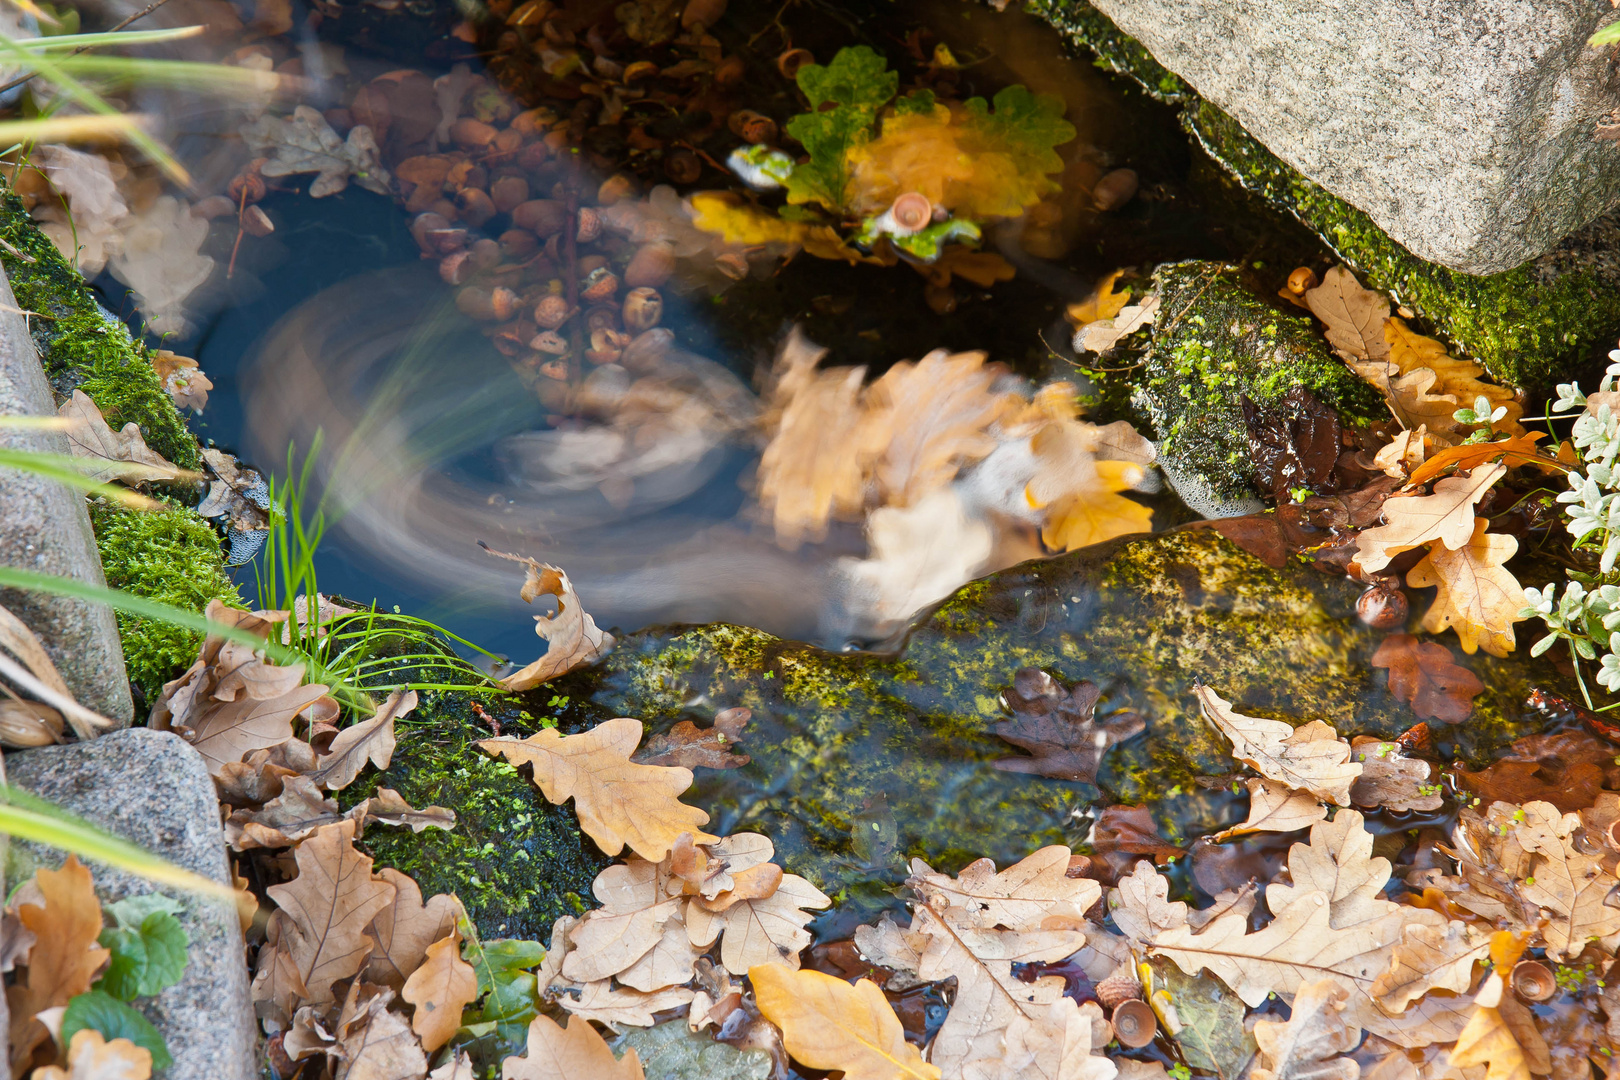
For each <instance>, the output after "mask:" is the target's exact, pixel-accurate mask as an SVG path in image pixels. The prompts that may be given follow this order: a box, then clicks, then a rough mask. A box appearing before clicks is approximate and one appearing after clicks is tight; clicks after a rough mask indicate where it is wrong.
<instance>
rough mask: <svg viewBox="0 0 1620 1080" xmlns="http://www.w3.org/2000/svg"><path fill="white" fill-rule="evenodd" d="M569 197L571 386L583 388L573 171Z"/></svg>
mask: <svg viewBox="0 0 1620 1080" xmlns="http://www.w3.org/2000/svg"><path fill="white" fill-rule="evenodd" d="M564 191H566V193H567V196H568V224H567V225H566V226H564V228H565V229H566V230H567V231H566V232H565V233H564V234H563V258H564V259H566V260H567V262H568V266H567V268H566V269H565V270H564V272H563V288H564V289H565V290H566V293H567V297H568V311H569V315H568V346H569V348H568V385H569V386H577V385H579V376H580V374H581V371H582V369H583V368H584V366H585V365H584V359H585V354H584V343H583V339H582V338H581V336H580V332H579V323H580V319H579V244H578V240H579V184H578V177H577V176H576V175H575V173H574V172H573V171H572V170H570V171H569V175H568V181H567V183H566V184H565V185H564Z"/></svg>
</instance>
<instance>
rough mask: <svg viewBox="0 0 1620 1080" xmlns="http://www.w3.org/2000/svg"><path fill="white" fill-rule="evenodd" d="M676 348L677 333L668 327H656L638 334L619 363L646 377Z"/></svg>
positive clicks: (625, 350) (625, 349)
mask: <svg viewBox="0 0 1620 1080" xmlns="http://www.w3.org/2000/svg"><path fill="white" fill-rule="evenodd" d="M674 346H675V332H674V331H673V330H671V329H669V327H667V326H655V327H653V328H652V329H651V330H647V331H644V332H642V333H640V334H637V335H636V337H635V338H634V339H632V340H631V342H630V344H628V345H626V346H625V347H624V353H623V355H622V356H620V357H619V363H621V364H623V365H624V366H625V368H626V369H628V370H629V371H632V372H634V373H635V374H637V375H645V374H646V373H647V372H649V371H652V370H654V369H656V368H657V367H658V365H659V364H661V363H662V362H663V360H664V357H665V356H667V355H668V354H669V350H670V349H672V348H674Z"/></svg>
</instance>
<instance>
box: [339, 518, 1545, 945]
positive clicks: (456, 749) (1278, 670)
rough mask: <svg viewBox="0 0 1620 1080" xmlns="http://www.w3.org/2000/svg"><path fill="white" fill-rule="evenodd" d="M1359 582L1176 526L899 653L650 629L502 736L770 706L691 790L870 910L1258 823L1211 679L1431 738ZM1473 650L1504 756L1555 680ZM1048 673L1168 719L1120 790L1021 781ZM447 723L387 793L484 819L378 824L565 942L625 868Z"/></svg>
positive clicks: (1311, 715)
mask: <svg viewBox="0 0 1620 1080" xmlns="http://www.w3.org/2000/svg"><path fill="white" fill-rule="evenodd" d="M1359 592H1360V588H1359V586H1356V585H1355V584H1353V583H1351V582H1349V581H1346V580H1342V579H1334V578H1330V577H1327V576H1325V575H1323V574H1320V573H1317V572H1315V571H1312V570H1309V569H1307V568H1305V567H1303V566H1298V567H1288V568H1285V569H1280V570H1276V569H1271V568H1269V567H1267V566H1266V565H1264V564H1263V563H1262V562H1260V561H1259V560H1258V559H1256V558H1254V557H1253V556H1251V555H1249V554H1247V553H1246V552H1244V551H1242V550H1240V549H1238V548H1237V547H1235V546H1233V545H1232V544H1230V543H1229V542H1228V541H1226V540H1225V539H1223V538H1222V537H1221V536H1219V535H1218V534H1216V533H1215V532H1213V531H1211V530H1208V529H1188V530H1180V531H1174V532H1169V533H1160V534H1157V535H1154V536H1144V537H1137V538H1132V539H1124V540H1120V541H1115V542H1112V543H1109V544H1105V545H1100V546H1098V547H1095V548H1090V549H1087V550H1084V551H1080V552H1076V553H1075V554H1072V555H1068V556H1064V557H1061V558H1056V559H1051V560H1047V561H1041V562H1032V563H1025V564H1023V565H1022V566H1019V567H1015V568H1013V569H1012V570H1008V571H1006V572H1004V573H1001V574H997V575H995V576H993V577H990V578H987V579H984V580H982V581H978V582H974V583H972V584H970V585H967V586H965V587H964V588H962V589H960V590H958V591H957V592H956V594H955V595H953V596H952V597H951V598H950V599H948V600H946V601H945V602H944V603H943V604H941V605H940V606H939V607H938V608H937V609H936V610H934V611H933V612H932V613H931V614H929V615H928V616H927V617H926V618H924V619H923V620H922V622H921V623H920V624H919V625H918V626H917V627H916V628H915V629H914V630H913V631H912V633H911V634H910V636H909V637H908V638H907V640H906V642H905V644H904V646H903V648H902V649H901V650H900V652H899V653H898V654H896V655H892V656H879V655H874V654H870V653H830V652H827V651H824V650H822V649H818V648H814V647H812V646H809V645H804V644H800V643H796V642H790V641H783V640H780V639H778V638H774V637H771V636H770V635H768V634H763V633H760V632H758V631H754V630H748V629H744V628H742V627H737V626H730V625H723V624H721V625H711V626H703V627H686V628H681V627H676V628H671V629H662V630H660V629H655V630H648V631H644V632H641V633H637V634H630V635H627V636H626V637H624V638H623V639H621V641H620V643H619V645H618V647H617V648H616V649H615V650H614V651H613V652H612V653H610V654H609V655H608V656H607V657H606V658H604V659H603V660H602V661H601V662H599V663H598V664H597V665H596V666H594V667H592V668H589V669H585V670H582V671H578V672H574V673H572V674H570V675H568V676H565V677H564V678H563V679H561V680H558V681H557V682H555V683H552V684H550V685H548V686H546V687H542V688H541V689H540V691H538V692H537V693H536V694H533V695H530V698H529V700H530V701H531V705H530V710H531V716H530V717H529V718H527V719H524V718H521V717H518V718H516V719H513V720H510V721H509V720H508V718H507V717H505V716H503V717H502V719H501V724H502V728H503V730H504V731H506V732H507V733H513V732H514V731H515V732H518V733H527V732H529V731H533V730H534V729H535V728H536V727H537V726H538V724H539V723H541V722H545V723H556V724H557V726H558V727H559V728H560V729H562V730H564V731H575V730H583V729H585V728H587V727H589V726H591V725H593V724H595V723H598V722H600V721H601V720H604V719H607V718H610V717H614V716H633V717H638V718H640V719H642V720H643V721H645V722H646V723H647V725H648V727H649V729H650V730H651V731H665V730H668V729H669V728H670V727H671V726H673V725H674V724H675V723H677V722H678V721H679V720H682V719H690V720H694V721H696V722H697V723H698V724H699V725H700V726H707V725H708V724H709V723H710V722H711V721H712V719H713V717H714V714H715V713H716V712H718V711H719V710H721V709H725V708H731V707H734V706H746V707H747V708H749V709H751V710H752V713H753V719H752V721H751V723H750V725H749V726H748V728H747V730H746V732H745V734H744V736H743V738H742V742H741V746H740V747H739V748H738V751H739V752H740V753H744V754H747V755H749V756H750V758H751V761H750V763H749V764H747V765H746V766H743V767H742V768H739V769H728V770H724V771H718V772H716V771H711V770H707V769H699V770H697V772H698V781H697V785H696V787H695V789H694V790H693V791H692V792H691V793H690V794H689V795H688V796H687V797H686V798H687V801H688V802H692V803H694V804H696V805H698V806H701V807H703V808H704V809H706V810H708V811H709V812H710V813H711V814H712V815H713V817H714V821H713V822H712V823H711V824H710V826H709V829H710V831H713V832H718V833H722V834H725V833H730V832H735V831H760V832H765V833H767V834H769V835H770V836H771V837H772V838H773V840H775V842H776V849H777V852H778V854H779V857H781V858H782V859H783V860H784V861H785V864H786V866H787V867H788V869H790V870H792V871H794V872H797V873H801V874H804V875H806V876H808V877H809V878H811V880H812V881H815V882H816V883H817V884H819V885H820V886H821V887H822V888H823V889H824V890H825V891H826V892H828V893H829V894H832V895H834V896H835V898H838V899H840V900H841V901H844V900H848V899H850V897H851V890H853V891H854V893H855V894H856V895H862V894H864V895H868V896H872V895H874V891H875V890H878V889H881V887H882V885H883V883H884V882H892V881H893V880H895V879H896V878H897V877H899V876H900V875H901V874H902V873H903V871H902V863H901V860H902V859H903V858H905V857H910V856H921V857H923V858H926V859H928V860H930V861H931V862H934V863H935V864H936V865H943V866H947V867H951V868H958V867H960V866H961V865H963V864H964V863H966V862H968V861H970V860H972V859H975V858H978V857H980V856H990V857H991V858H994V859H995V860H997V862H998V863H1006V862H1011V861H1014V860H1016V859H1019V858H1022V857H1023V856H1024V855H1027V854H1028V853H1029V852H1030V851H1031V850H1032V849H1034V848H1036V847H1039V846H1040V845H1042V844H1046V843H1070V844H1075V845H1079V844H1082V843H1083V842H1084V841H1085V839H1086V836H1087V833H1088V831H1089V828H1090V823H1091V820H1092V815H1093V812H1094V811H1095V810H1096V809H1099V808H1100V807H1101V806H1103V805H1108V804H1112V803H1122V802H1123V803H1148V804H1149V805H1150V806H1152V807H1153V810H1154V813H1155V815H1156V816H1157V817H1158V819H1159V820H1160V822H1161V823H1162V824H1163V825H1164V826H1165V827H1166V828H1167V830H1168V832H1167V835H1172V836H1174V835H1197V834H1198V833H1202V832H1207V831H1213V830H1214V829H1217V828H1220V827H1223V826H1225V825H1228V824H1231V823H1232V822H1234V821H1235V820H1237V819H1239V818H1241V816H1242V811H1241V800H1240V799H1238V798H1237V797H1235V796H1233V795H1231V794H1230V793H1229V791H1227V790H1225V789H1221V790H1217V791H1203V790H1200V789H1199V788H1198V786H1197V785H1196V783H1195V780H1196V778H1197V777H1198V776H1200V775H1205V774H1213V775H1223V774H1226V773H1229V772H1231V771H1232V770H1233V769H1234V768H1235V766H1234V764H1233V762H1232V760H1231V758H1230V757H1229V756H1228V747H1227V746H1226V744H1225V742H1224V741H1223V740H1222V739H1221V738H1220V737H1219V735H1218V734H1217V733H1216V732H1215V731H1214V730H1213V728H1211V727H1210V726H1209V725H1208V724H1207V723H1206V722H1205V721H1204V720H1203V719H1202V717H1201V716H1200V714H1199V712H1198V706H1197V703H1196V700H1195V698H1194V695H1193V691H1192V687H1193V682H1194V680H1195V679H1202V680H1204V681H1205V682H1207V683H1208V684H1209V685H1210V686H1211V687H1213V688H1215V689H1217V690H1218V691H1219V692H1220V693H1221V695H1222V696H1223V697H1226V698H1228V699H1229V700H1231V701H1233V702H1234V704H1235V705H1237V707H1239V708H1240V709H1243V710H1244V711H1246V712H1249V713H1251V714H1258V715H1265V716H1272V717H1277V718H1280V719H1285V720H1289V721H1293V722H1303V721H1305V720H1308V719H1323V720H1326V721H1328V722H1329V723H1331V724H1333V725H1334V726H1335V727H1336V728H1337V729H1338V730H1339V732H1340V734H1341V735H1343V736H1346V737H1348V736H1350V735H1354V734H1373V735H1381V736H1393V735H1395V734H1396V733H1398V732H1401V731H1403V730H1405V729H1406V728H1408V727H1410V726H1412V724H1413V723H1414V722H1415V720H1416V718H1415V717H1414V716H1413V715H1412V712H1411V710H1410V709H1409V708H1408V707H1407V706H1406V705H1405V704H1404V703H1402V702H1400V701H1398V700H1396V699H1394V698H1392V697H1391V696H1390V695H1389V694H1388V692H1387V690H1386V688H1385V686H1386V682H1387V676H1386V674H1385V673H1384V672H1383V671H1381V670H1377V669H1374V668H1372V667H1370V665H1369V664H1368V660H1369V658H1370V657H1371V655H1372V653H1373V652H1374V650H1375V649H1376V648H1377V647H1378V645H1379V643H1380V642H1381V641H1382V640H1383V638H1384V635H1383V634H1382V633H1379V632H1375V631H1372V630H1369V629H1367V628H1366V627H1364V626H1362V625H1361V624H1359V623H1358V622H1356V621H1355V619H1354V610H1355V602H1356V597H1357V594H1358V593H1359ZM1425 606H1426V605H1425V604H1423V603H1421V602H1420V603H1417V604H1414V611H1418V612H1420V611H1421V610H1422V608H1423V607H1425ZM1459 662H1461V663H1463V664H1464V665H1465V666H1467V667H1469V668H1470V669H1472V670H1473V671H1475V672H1476V673H1478V675H1479V676H1480V678H1481V679H1482V680H1483V681H1484V682H1485V684H1486V687H1487V689H1486V691H1485V693H1484V694H1482V695H1481V696H1480V697H1479V698H1478V699H1477V701H1476V702H1475V706H1474V710H1473V715H1472V716H1471V717H1470V719H1469V721H1468V722H1467V723H1466V724H1465V725H1461V726H1456V727H1444V726H1443V725H1433V726H1434V727H1436V728H1438V729H1439V730H1438V731H1437V737H1438V739H1439V740H1440V742H1441V743H1442V745H1443V746H1446V747H1448V748H1450V749H1453V750H1455V751H1457V752H1460V753H1463V754H1464V755H1465V756H1471V757H1473V758H1474V759H1476V760H1483V758H1482V755H1483V754H1484V752H1486V751H1487V750H1488V749H1490V748H1492V747H1495V746H1498V745H1501V744H1502V743H1504V742H1506V741H1508V740H1509V739H1511V738H1513V737H1515V736H1516V735H1518V734H1522V733H1523V732H1524V730H1525V729H1526V724H1527V722H1528V721H1529V720H1530V718H1529V716H1528V714H1527V713H1526V711H1525V707H1524V704H1523V702H1524V700H1525V697H1526V696H1527V694H1528V690H1529V686H1530V675H1529V671H1530V668H1529V666H1528V664H1527V662H1525V661H1524V660H1523V658H1522V654H1521V656H1520V657H1510V658H1508V659H1506V660H1497V659H1494V658H1491V657H1487V656H1482V655H1477V656H1472V657H1467V658H1459ZM1026 666H1028V667H1038V668H1042V669H1045V670H1046V671H1048V672H1050V673H1051V674H1052V675H1054V676H1055V677H1057V678H1058V679H1060V680H1062V681H1063V682H1064V683H1065V684H1073V683H1075V682H1077V681H1079V680H1081V679H1089V680H1091V681H1092V682H1094V683H1096V684H1097V685H1098V686H1099V687H1100V688H1101V689H1102V692H1103V701H1102V704H1101V706H1100V707H1099V709H1098V715H1099V717H1103V716H1106V715H1107V714H1109V713H1111V712H1114V711H1116V710H1121V709H1131V710H1134V711H1136V712H1138V713H1140V714H1141V715H1142V716H1143V717H1144V718H1145V719H1146V723H1147V726H1146V731H1145V732H1144V733H1143V734H1142V735H1139V736H1137V737H1135V738H1132V739H1129V740H1127V741H1125V742H1124V743H1122V744H1120V745H1118V746H1116V747H1114V748H1113V749H1111V750H1110V751H1109V752H1108V754H1107V756H1106V757H1105V758H1104V759H1103V764H1102V767H1101V769H1100V771H1099V773H1098V778H1097V784H1096V785H1091V784H1084V783H1079V782H1070V781H1062V780H1050V779H1045V778H1042V777H1038V776H1027V775H1020V774H1017V773H1012V772H1006V771H1002V770H999V769H997V768H996V767H995V762H996V760H997V759H1001V758H1007V757H1012V756H1016V755H1018V754H1019V751H1018V750H1016V749H1015V748H1014V747H1012V746H1011V745H1009V744H1008V743H1006V742H1003V741H1002V740H1001V739H999V738H998V737H997V736H996V735H995V725H996V723H997V722H998V721H1001V720H1005V719H1006V718H1007V717H1008V712H1007V711H1006V709H1005V708H1004V707H1003V704H1002V701H1001V695H1002V693H1003V692H1004V691H1006V690H1007V689H1008V688H1009V687H1010V686H1011V685H1012V681H1013V675H1014V673H1015V672H1017V671H1018V669H1019V668H1022V667H1026ZM1540 674H1545V672H1544V671H1538V675H1540ZM424 711H425V712H426V715H425V716H424V717H423V719H424V720H426V721H427V724H426V726H425V727H422V728H417V727H415V726H414V725H413V730H412V733H411V734H410V735H407V736H402V737H401V739H400V744H399V751H398V753H397V754H396V756H395V759H394V764H393V767H392V768H390V770H389V771H388V773H387V774H385V775H384V776H383V777H382V779H381V783H384V784H387V785H388V786H391V787H398V788H399V790H400V791H401V792H402V793H403V794H404V795H405V796H406V797H407V798H408V799H410V800H411V802H412V803H413V804H414V805H422V804H423V803H425V802H437V803H440V804H443V805H448V806H450V807H451V808H452V809H454V810H455V811H456V812H457V814H458V815H460V816H461V823H460V824H458V826H457V828H456V830H455V831H454V832H451V833H440V832H437V831H433V830H430V831H428V832H426V833H423V834H422V835H420V836H413V835H411V834H409V833H403V834H398V833H393V834H385V831H384V830H380V829H379V830H377V831H376V833H375V837H376V839H374V834H373V833H372V832H369V831H368V833H367V836H366V842H367V844H368V845H370V846H371V847H372V850H373V851H375V852H376V853H377V854H378V856H379V858H380V859H381V860H382V861H383V862H385V863H388V864H390V865H396V866H399V867H400V868H401V869H405V870H407V871H408V872H410V873H413V874H416V875H418V876H419V879H420V880H421V882H422V885H423V889H424V891H425V892H427V891H444V890H449V889H454V890H456V891H457V892H458V893H459V894H460V895H461V897H462V899H463V900H464V901H466V902H467V904H468V907H469V909H471V910H472V911H473V912H474V914H475V916H476V917H477V918H478V919H479V922H480V925H481V926H484V927H486V928H488V929H489V930H490V931H491V932H498V933H500V934H503V935H509V936H510V935H518V934H522V935H523V936H529V937H538V936H542V929H543V919H544V918H545V917H549V915H550V914H553V913H561V912H562V911H563V910H564V909H565V908H566V907H567V905H570V904H573V903H575V902H584V903H588V901H587V900H585V899H584V898H585V897H587V896H588V892H587V891H586V889H587V886H588V883H589V880H590V875H591V874H592V873H594V872H595V868H596V867H597V866H600V865H601V864H602V862H603V861H604V860H602V859H601V858H600V856H599V855H597V854H596V853H595V852H594V851H592V850H591V849H590V845H589V844H588V843H587V844H584V845H583V847H581V846H580V841H579V840H578V835H577V832H575V831H574V827H573V823H572V814H571V812H570V811H568V810H567V809H557V808H552V807H548V806H546V805H545V803H544V800H542V799H541V798H540V797H539V796H538V795H537V794H535V793H534V792H533V789H532V788H531V787H529V785H528V782H527V781H526V780H523V779H522V778H520V777H519V776H518V775H517V773H516V772H515V771H514V770H511V769H510V768H508V767H506V766H503V765H500V764H498V763H495V762H493V761H491V760H490V759H489V758H488V757H487V755H485V754H484V753H483V752H482V751H480V750H478V749H477V748H476V747H474V746H473V745H472V742H473V740H474V739H476V738H479V737H482V736H483V735H484V734H486V729H483V728H482V726H481V725H480V724H479V723H478V722H476V721H474V719H473V717H472V715H471V711H470V708H469V707H468V706H467V705H465V704H458V705H453V706H452V705H449V704H445V705H441V706H434V707H432V708H430V709H427V710H424ZM536 717H539V718H541V719H540V720H536V719H535V718H536ZM414 719H415V718H413V720H414ZM1099 789H1100V790H1099ZM364 793H365V792H364V791H361V792H357V793H355V795H354V797H356V798H358V797H360V796H361V795H363V794H364ZM502 926H504V927H505V929H500V928H501V927H502Z"/></svg>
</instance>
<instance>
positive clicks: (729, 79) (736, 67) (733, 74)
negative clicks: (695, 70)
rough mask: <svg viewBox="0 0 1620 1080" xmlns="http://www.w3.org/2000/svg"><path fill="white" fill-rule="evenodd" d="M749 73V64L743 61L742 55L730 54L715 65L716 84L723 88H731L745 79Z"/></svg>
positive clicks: (714, 77)
mask: <svg viewBox="0 0 1620 1080" xmlns="http://www.w3.org/2000/svg"><path fill="white" fill-rule="evenodd" d="M747 74H748V65H747V64H745V63H743V59H742V57H740V56H728V57H726V58H725V59H724V60H722V61H720V62H719V63H718V64H716V65H715V66H714V75H713V76H711V78H713V80H714V85H716V86H718V87H719V88H720V89H722V90H729V89H731V88H732V87H734V86H736V85H737V84H739V83H741V82H742V81H743V78H744V77H745V76H746V75H747Z"/></svg>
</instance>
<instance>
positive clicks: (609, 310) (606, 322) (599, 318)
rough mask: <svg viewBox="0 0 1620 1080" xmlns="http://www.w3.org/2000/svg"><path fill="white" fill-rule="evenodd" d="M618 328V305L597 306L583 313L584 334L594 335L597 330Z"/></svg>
mask: <svg viewBox="0 0 1620 1080" xmlns="http://www.w3.org/2000/svg"><path fill="white" fill-rule="evenodd" d="M618 328H619V305H618V304H614V303H606V304H597V305H595V306H593V307H592V308H590V309H589V310H588V311H586V312H585V332H586V333H587V334H594V333H595V332H596V331H598V330H617V329H618Z"/></svg>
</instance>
